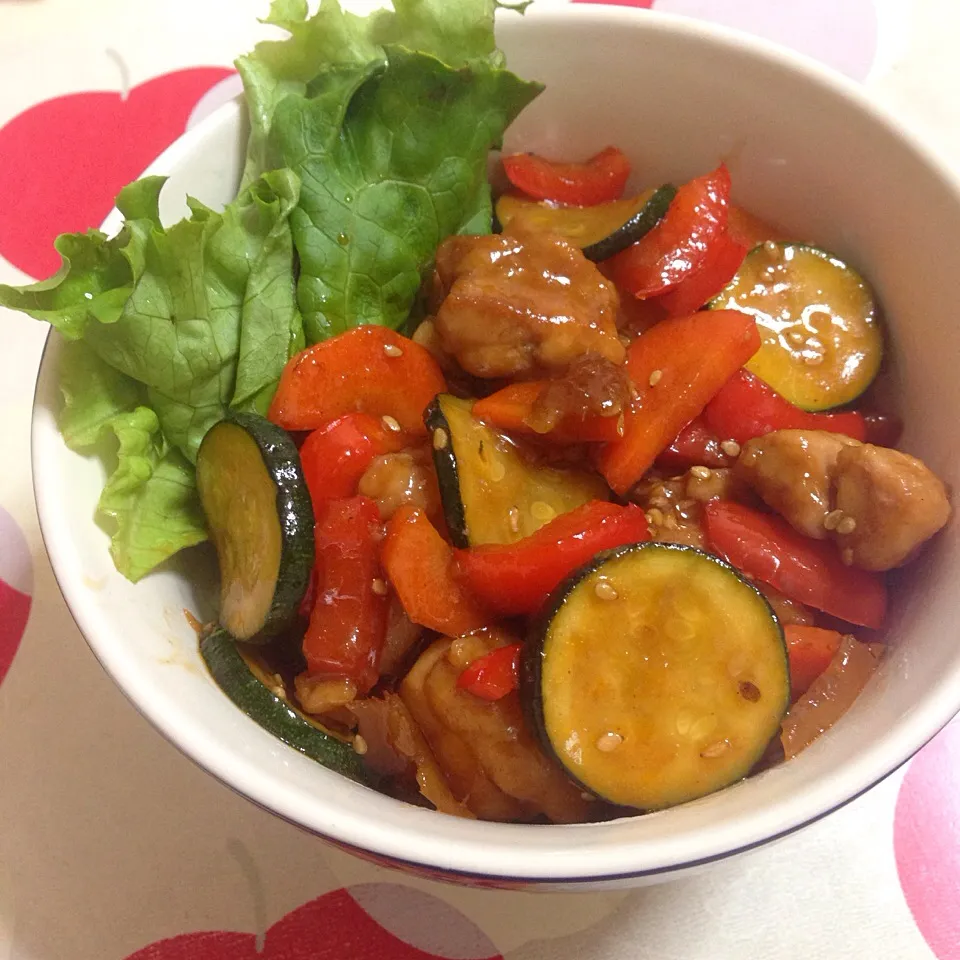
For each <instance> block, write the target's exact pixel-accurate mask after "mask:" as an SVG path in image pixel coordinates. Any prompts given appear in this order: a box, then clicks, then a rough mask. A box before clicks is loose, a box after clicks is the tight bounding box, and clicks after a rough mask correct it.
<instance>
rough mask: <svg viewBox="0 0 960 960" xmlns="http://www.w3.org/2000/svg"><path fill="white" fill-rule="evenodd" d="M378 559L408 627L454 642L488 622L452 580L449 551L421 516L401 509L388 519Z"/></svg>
mask: <svg viewBox="0 0 960 960" xmlns="http://www.w3.org/2000/svg"><path fill="white" fill-rule="evenodd" d="M380 557H381V560H382V562H383V567H384V569H385V570H386V572H387V576H388V577H389V579H390V582H391V583H392V584H393V589H394V590H395V591H396V592H397V596H398V597H399V598H400V602H401V603H402V604H403V609H404V610H405V611H406V614H407V616H408V617H409V618H410V619H411V620H412V621H413V622H414V623H419V624H420V625H421V626H424V627H429V628H430V629H431V630H436V631H437V632H438V633H443V634H445V635H446V636H449V637H459V636H463V635H464V634H467V633H473V632H474V631H475V630H480V629H481V628H483V627H486V626H489V625H490V624H491V622H492V621H493V618H492V617H491V616H490V614H489V613H488V611H487V610H485V609H484V608H483V607H482V606H481V605H480V603H479V602H478V601H477V600H476V598H474V597H473V596H472V595H471V594H470V593H469V591H468V589H467V587H466V586H465V585H464V584H462V583H461V582H460V581H459V580H458V578H457V577H456V571H455V567H454V554H453V548H452V547H451V546H450V544H448V543H447V542H446V541H445V540H444V539H443V537H441V536H440V534H439V533H438V532H437V529H436V527H434V526H433V524H432V523H431V522H430V520H429V519H428V518H427V516H426V514H424V513H423V511H421V510H416V509H414V508H413V507H410V506H404V507H401V508H400V509H399V510H398V511H397V512H396V513H395V514H394V515H393V516H392V517H391V518H390V522H389V524H387V536H386V539H385V540H384V542H383V550H382V552H381V555H380Z"/></svg>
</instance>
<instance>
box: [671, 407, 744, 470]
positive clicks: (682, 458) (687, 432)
mask: <svg viewBox="0 0 960 960" xmlns="http://www.w3.org/2000/svg"><path fill="white" fill-rule="evenodd" d="M720 443H721V441H720V438H719V437H718V436H717V435H716V434H715V433H714V432H713V431H712V430H711V429H710V428H709V427H708V426H707V425H706V424H705V423H704V422H703V417H702V416H701V417H694V418H693V420H691V421H690V422H689V423H688V424H687V425H686V426H685V427H684V428H683V429H682V430H681V431H680V432H679V433H678V434H677V436H676V438H675V439H674V441H673V443H671V444H670V446H669V447H667V449H666V450H664V451H663V452H662V453H661V454H660V456H658V457H657V466H658V467H663V468H664V469H667V470H688V469H689V468H690V467H696V466H701V467H729V466H730V464H731V463H732V459H731V458H730V457H729V456H727V454H725V453H724V452H723V448H722V447H721V446H720Z"/></svg>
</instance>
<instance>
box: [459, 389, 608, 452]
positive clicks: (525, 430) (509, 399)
mask: <svg viewBox="0 0 960 960" xmlns="http://www.w3.org/2000/svg"><path fill="white" fill-rule="evenodd" d="M546 385H547V384H546V381H543V380H527V381H525V382H523V383H511V384H510V385H509V386H506V387H504V388H503V389H502V390H498V391H497V392H496V393H492V394H490V396H489V397H484V398H483V399H482V400H478V401H477V402H476V403H475V404H474V405H473V415H474V416H475V417H477V418H478V419H480V420H485V421H486V422H487V423H492V424H493V425H494V426H496V427H501V428H502V429H504V430H507V431H508V432H512V433H521V434H525V435H526V436H530V437H540V438H541V439H543V440H549V441H552V442H553V443H605V442H607V441H608V440H616V439H617V437H619V436H620V430H619V421H620V417H619V415H618V416H616V417H601V416H599V415H597V414H595V415H592V416H586V417H577V416H568V417H564V418H563V420H561V421H560V423H558V424H557V425H556V426H555V427H554V428H553V429H552V430H550V431H549V432H548V433H540V432H539V431H537V430H534V429H533V427H531V426H530V424H529V423H528V421H529V420H530V418H531V416H532V414H533V410H534V406H535V404H536V402H537V398H538V397H539V396H540V391H541V390H543V389H544V387H546Z"/></svg>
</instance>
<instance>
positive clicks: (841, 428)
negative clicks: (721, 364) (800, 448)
mask: <svg viewBox="0 0 960 960" xmlns="http://www.w3.org/2000/svg"><path fill="white" fill-rule="evenodd" d="M703 418H704V421H705V422H706V424H707V426H708V427H709V428H710V429H711V430H712V431H713V432H714V433H715V434H716V435H717V436H718V437H720V438H721V439H723V440H736V442H737V443H739V444H744V443H746V442H747V441H748V440H752V439H753V438H754V437H762V436H763V435H764V434H767V433H770V431H771V430H827V431H829V432H830V433H842V434H845V435H846V436H848V437H852V438H853V439H854V440H861V441H862V440H866V438H867V427H866V422H865V421H864V419H863V414H860V413H857V412H856V411H855V410H851V411H848V412H845V413H808V412H807V411H806V410H801V409H800V408H799V407H795V406H794V405H793V404H792V403H791V402H790V401H789V400H787V399H785V398H784V397H781V396H780V394H779V393H777V392H776V391H775V390H774V389H773V387H770V386H768V385H767V384H766V383H764V382H763V380H761V379H760V378H759V377H756V376H754V375H753V374H752V373H750V372H749V371H748V370H739V371H738V372H737V373H736V374H735V375H734V376H733V377H731V378H730V380H729V381H728V382H727V383H725V384H724V385H723V387H721V388H720V390H719V391H718V392H717V395H716V396H715V397H714V398H713V399H712V400H711V401H710V402H709V403H708V404H707V406H706V409H705V410H704V412H703Z"/></svg>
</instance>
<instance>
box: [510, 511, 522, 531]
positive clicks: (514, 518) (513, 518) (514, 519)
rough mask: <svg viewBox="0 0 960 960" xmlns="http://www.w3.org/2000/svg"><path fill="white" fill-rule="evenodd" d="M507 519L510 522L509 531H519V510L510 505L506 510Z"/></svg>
mask: <svg viewBox="0 0 960 960" xmlns="http://www.w3.org/2000/svg"><path fill="white" fill-rule="evenodd" d="M507 520H508V521H509V522H510V532H511V533H519V532H520V511H519V510H518V509H517V508H516V507H511V508H510V509H509V510H508V511H507Z"/></svg>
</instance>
